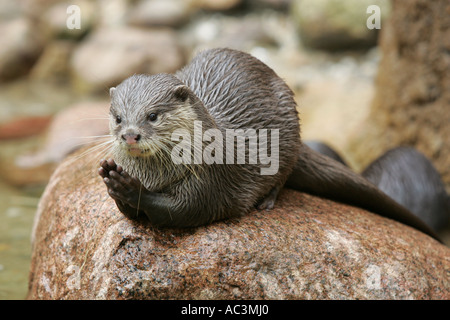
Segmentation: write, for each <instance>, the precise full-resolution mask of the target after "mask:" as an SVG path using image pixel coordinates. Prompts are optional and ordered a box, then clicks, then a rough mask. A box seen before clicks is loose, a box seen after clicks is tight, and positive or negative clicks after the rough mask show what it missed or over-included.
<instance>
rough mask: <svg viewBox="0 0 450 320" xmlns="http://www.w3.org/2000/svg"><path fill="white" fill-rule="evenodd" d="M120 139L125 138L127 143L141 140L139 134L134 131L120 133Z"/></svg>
mask: <svg viewBox="0 0 450 320" xmlns="http://www.w3.org/2000/svg"><path fill="white" fill-rule="evenodd" d="M122 139H123V140H125V142H126V143H127V144H136V143H137V142H138V141H139V140H141V135H140V134H135V133H126V134H123V135H122Z"/></svg>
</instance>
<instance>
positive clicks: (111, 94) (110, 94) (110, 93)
mask: <svg viewBox="0 0 450 320" xmlns="http://www.w3.org/2000/svg"><path fill="white" fill-rule="evenodd" d="M114 91H116V88H115V87H111V88H109V96H110V97H112V96H113V93H114Z"/></svg>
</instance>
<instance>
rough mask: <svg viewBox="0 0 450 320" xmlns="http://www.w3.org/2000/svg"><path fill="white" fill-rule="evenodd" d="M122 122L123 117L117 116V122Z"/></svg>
mask: <svg viewBox="0 0 450 320" xmlns="http://www.w3.org/2000/svg"><path fill="white" fill-rule="evenodd" d="M121 122H122V118H121V117H120V116H116V123H117V124H119V123H121Z"/></svg>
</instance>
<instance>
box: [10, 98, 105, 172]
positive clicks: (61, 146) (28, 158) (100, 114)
mask: <svg viewBox="0 0 450 320" xmlns="http://www.w3.org/2000/svg"><path fill="white" fill-rule="evenodd" d="M108 111H109V102H107V101H101V102H81V103H77V104H75V105H71V106H69V107H67V108H66V109H64V110H63V111H61V112H59V113H58V114H57V115H56V116H55V117H54V118H53V120H52V122H51V124H50V126H49V128H48V131H47V133H46V139H45V143H44V145H43V147H42V148H41V150H39V151H38V152H36V153H34V154H31V155H23V156H21V157H19V158H17V159H16V165H17V166H19V167H21V168H33V167H37V166H41V165H44V164H57V163H59V162H60V161H61V160H62V159H64V158H65V157H66V156H67V155H68V154H69V153H71V152H74V151H75V150H77V149H79V148H81V147H84V146H86V145H89V144H92V143H93V142H94V141H99V140H101V141H104V140H106V139H107V138H108V137H107V136H105V135H107V134H108V132H109V122H108Z"/></svg>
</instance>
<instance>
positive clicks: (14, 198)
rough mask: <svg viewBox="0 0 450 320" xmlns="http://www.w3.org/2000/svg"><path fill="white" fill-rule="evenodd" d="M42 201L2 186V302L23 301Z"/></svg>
mask: <svg viewBox="0 0 450 320" xmlns="http://www.w3.org/2000/svg"><path fill="white" fill-rule="evenodd" d="M38 200H39V198H38V197H37V195H36V194H35V195H27V194H26V193H24V192H23V191H19V190H15V189H13V188H10V187H8V186H6V185H4V184H0V299H24V298H25V296H26V293H27V282H28V272H29V265H30V258H31V243H30V234H31V229H32V224H33V217H34V213H35V210H36V206H37V203H38Z"/></svg>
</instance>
